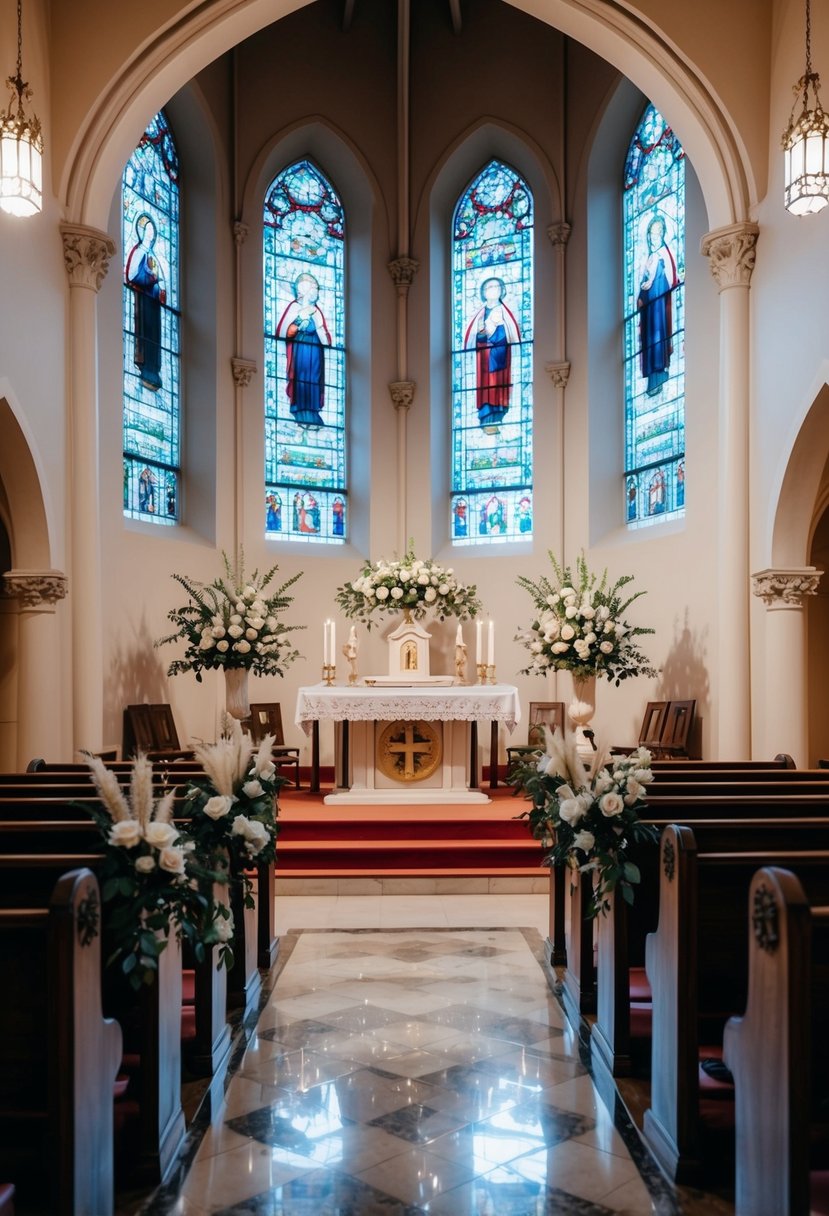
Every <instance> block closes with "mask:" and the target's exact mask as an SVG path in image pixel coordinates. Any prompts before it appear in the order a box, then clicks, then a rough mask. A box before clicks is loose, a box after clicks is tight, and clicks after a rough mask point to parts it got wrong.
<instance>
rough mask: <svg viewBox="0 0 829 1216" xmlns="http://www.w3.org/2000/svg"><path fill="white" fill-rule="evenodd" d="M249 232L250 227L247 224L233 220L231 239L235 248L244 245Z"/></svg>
mask: <svg viewBox="0 0 829 1216" xmlns="http://www.w3.org/2000/svg"><path fill="white" fill-rule="evenodd" d="M249 233H250V227H249V226H248V225H247V224H243V223H242V221H241V220H234V221H233V240H234V243H235V245H236V248H237V249H238V248H239V247H240V246H241V245H244V243H245V241H246V240H247V239H248V234H249Z"/></svg>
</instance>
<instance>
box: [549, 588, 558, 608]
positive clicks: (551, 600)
mask: <svg viewBox="0 0 829 1216" xmlns="http://www.w3.org/2000/svg"><path fill="white" fill-rule="evenodd" d="M560 599H561V596H560V595H559V594H558V592H557V591H556V592H554V593H553V594H552V595H548V596H547V603H548V604H549V605H550V607H551V608H554V607H555V606H556V604H557V603H558V601H559V600H560Z"/></svg>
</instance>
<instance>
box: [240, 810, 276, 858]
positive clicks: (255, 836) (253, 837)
mask: <svg viewBox="0 0 829 1216" xmlns="http://www.w3.org/2000/svg"><path fill="white" fill-rule="evenodd" d="M245 839H246V840H247V842H248V845H249V846H250V848H249V851H250V853H251V854H252V855H253V854H256V853H259V852H261V851H262V849H264V848H265V846H266V845H267V843H268V840H269V839H270V837H269V835H268V829H267V828H266V827H265V825H264V823H260V822H259V820H258V819H253V820H251V822H250V823H249V824H248V830H247V831H246V832H245Z"/></svg>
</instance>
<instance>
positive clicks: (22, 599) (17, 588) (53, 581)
mask: <svg viewBox="0 0 829 1216" xmlns="http://www.w3.org/2000/svg"><path fill="white" fill-rule="evenodd" d="M3 590H4V593H5V595H7V596H9V597H10V598H14V599H16V600H17V606H18V608H17V610H18V649H17V767H18V769H20V770H21V771H23V769H25V768H26V765H27V764H28V763H29V761H30V760H33V759H34V758H35V757H36V756H41V757H43V758H44V759H46V760H61V759H68V757H65V756H61V755H60V705H61V698H60V696H59V695H58V690H57V687H56V685H57V684H58V683H59V680H60V647H59V642H58V629H57V618H56V616H55V605H56V604H57V602H58V600H62V599H63V597H64V596H65V595H66V575H65V574H62V573H61V571H60V570H10V571H9V572H8V574H6V575H5V577H4V579H3Z"/></svg>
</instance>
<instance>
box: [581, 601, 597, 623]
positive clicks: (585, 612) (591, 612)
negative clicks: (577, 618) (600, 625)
mask: <svg viewBox="0 0 829 1216" xmlns="http://www.w3.org/2000/svg"><path fill="white" fill-rule="evenodd" d="M581 614H582V616H583V617H584V619H585V620H586V621H592V620H593V617H594V616H595V615H596V610H595V608H591V607H590V605H589V604H583V605H582V609H581Z"/></svg>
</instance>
